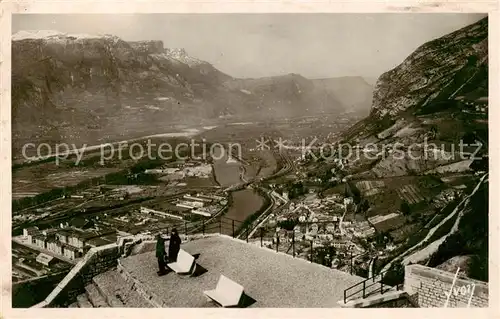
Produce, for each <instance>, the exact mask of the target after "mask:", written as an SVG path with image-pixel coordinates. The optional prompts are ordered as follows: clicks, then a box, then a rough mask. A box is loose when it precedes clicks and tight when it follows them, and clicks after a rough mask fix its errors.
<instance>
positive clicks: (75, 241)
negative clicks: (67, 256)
mask: <svg viewBox="0 0 500 319" xmlns="http://www.w3.org/2000/svg"><path fill="white" fill-rule="evenodd" d="M68 245H70V246H73V247H74V248H76V249H77V250H78V249H83V247H84V246H85V239H84V238H83V237H82V236H80V235H77V234H71V235H69V237H68Z"/></svg>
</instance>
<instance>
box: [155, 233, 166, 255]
mask: <svg viewBox="0 0 500 319" xmlns="http://www.w3.org/2000/svg"><path fill="white" fill-rule="evenodd" d="M156 258H162V259H163V258H165V239H163V238H161V237H160V238H158V240H157V241H156Z"/></svg>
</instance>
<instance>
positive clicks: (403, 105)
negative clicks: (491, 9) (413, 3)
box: [371, 18, 488, 118]
mask: <svg viewBox="0 0 500 319" xmlns="http://www.w3.org/2000/svg"><path fill="white" fill-rule="evenodd" d="M487 79H488V20H487V18H484V19H482V20H480V21H478V22H477V23H474V24H472V25H470V26H467V27H465V28H463V29H460V30H458V31H455V32H453V33H451V34H449V35H446V36H444V37H441V38H439V39H436V40H434V41H430V42H428V43H426V44H424V45H422V46H421V47H419V48H418V49H417V50H416V51H415V52H413V53H412V54H411V55H410V56H409V57H408V58H406V59H405V60H404V61H403V63H401V64H400V65H399V66H397V67H396V68H394V69H392V70H390V71H388V72H386V73H384V74H382V76H380V77H379V79H378V81H377V84H376V87H375V91H374V94H373V108H372V111H371V115H372V116H374V117H377V118H381V117H383V116H385V115H390V116H394V115H397V114H398V113H399V112H401V111H403V110H406V109H408V108H412V107H420V106H426V105H429V104H431V103H435V102H437V101H443V100H447V99H453V98H455V97H457V96H464V95H465V96H468V97H470V98H472V97H474V98H477V97H480V96H482V95H484V93H485V92H487V90H488V82H487Z"/></svg>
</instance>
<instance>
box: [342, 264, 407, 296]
mask: <svg viewBox="0 0 500 319" xmlns="http://www.w3.org/2000/svg"><path fill="white" fill-rule="evenodd" d="M389 271H390V270H386V271H384V272H381V273H379V274H377V275H374V276H373V277H371V278H368V279H365V280H363V281H361V282H359V283H357V284H355V285H353V286H350V287H348V288H347V289H345V290H344V303H346V302H347V299H348V298H350V297H353V296H355V295H356V294H359V293H360V292H361V293H362V298H363V299H365V298H366V297H368V296H370V295H373V294H378V293H380V294H384V293H385V292H386V291H388V290H389V289H392V288H394V286H390V285H387V284H384V282H383V281H384V276H385V275H386V274H387V273H388V272H389ZM360 287H361V288H360ZM372 287H375V288H373V289H370V288H372ZM395 288H396V290H400V289H401V288H402V284H398V285H396V286H395ZM354 289H358V290H356V291H354V292H352V290H354Z"/></svg>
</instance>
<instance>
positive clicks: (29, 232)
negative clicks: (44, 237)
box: [23, 226, 40, 237]
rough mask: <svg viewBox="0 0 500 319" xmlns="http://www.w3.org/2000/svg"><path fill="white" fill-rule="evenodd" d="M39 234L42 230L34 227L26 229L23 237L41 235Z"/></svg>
mask: <svg viewBox="0 0 500 319" xmlns="http://www.w3.org/2000/svg"><path fill="white" fill-rule="evenodd" d="M39 232H40V230H39V229H38V227H36V226H34V227H28V228H24V229H23V236H24V237H28V236H29V235H33V234H36V233H39Z"/></svg>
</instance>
